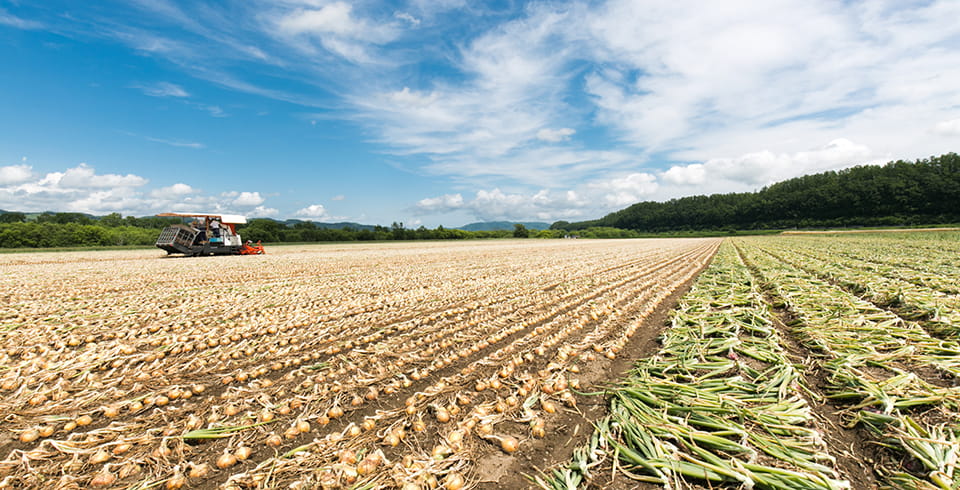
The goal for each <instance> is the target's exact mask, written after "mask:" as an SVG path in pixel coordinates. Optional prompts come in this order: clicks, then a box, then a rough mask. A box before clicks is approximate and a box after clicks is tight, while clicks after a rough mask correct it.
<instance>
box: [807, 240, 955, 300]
mask: <svg viewBox="0 0 960 490" xmlns="http://www.w3.org/2000/svg"><path fill="white" fill-rule="evenodd" d="M891 238H892V236H891V235H886V234H883V235H875V236H874V237H871V238H869V239H865V238H864V237H862V236H861V237H857V238H851V237H837V236H833V237H829V238H827V237H791V239H790V242H789V243H790V248H791V249H794V250H797V251H798V252H804V253H807V254H811V255H813V256H815V257H827V256H829V257H830V258H837V259H840V260H843V261H844V263H845V265H855V266H856V267H857V268H858V269H864V270H869V271H872V272H876V273H878V274H880V275H882V276H884V277H889V278H895V279H899V280H902V281H906V282H909V283H911V284H916V285H918V286H923V287H926V288H929V289H933V290H936V291H940V292H943V293H947V294H960V277H958V270H957V264H956V259H955V257H956V255H957V254H958V253H960V246H958V245H957V243H958V240H960V232H951V233H921V234H916V233H914V234H913V235H911V237H910V238H909V239H891ZM918 238H921V239H918ZM848 261H849V262H848Z"/></svg>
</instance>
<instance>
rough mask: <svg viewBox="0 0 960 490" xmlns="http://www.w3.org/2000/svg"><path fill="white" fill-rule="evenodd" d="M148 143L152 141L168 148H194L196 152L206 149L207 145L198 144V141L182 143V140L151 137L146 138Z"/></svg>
mask: <svg viewBox="0 0 960 490" xmlns="http://www.w3.org/2000/svg"><path fill="white" fill-rule="evenodd" d="M146 139H147V141H152V142H154V143H160V144H164V145H167V146H174V147H177V148H192V149H194V150H202V149H204V148H206V145H204V144H203V143H198V142H196V141H180V140H169V139H164V138H154V137H151V136H147V137H146Z"/></svg>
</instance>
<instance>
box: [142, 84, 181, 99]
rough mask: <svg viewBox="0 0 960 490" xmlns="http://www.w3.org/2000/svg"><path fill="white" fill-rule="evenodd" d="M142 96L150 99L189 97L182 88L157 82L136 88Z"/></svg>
mask: <svg viewBox="0 0 960 490" xmlns="http://www.w3.org/2000/svg"><path fill="white" fill-rule="evenodd" d="M137 88H139V89H140V90H142V91H143V93H144V94H146V95H149V96H151V97H190V94H189V93H188V92H187V91H186V90H184V89H183V87H181V86H179V85H177V84H174V83H170V82H157V83H154V84H151V85H139V86H137Z"/></svg>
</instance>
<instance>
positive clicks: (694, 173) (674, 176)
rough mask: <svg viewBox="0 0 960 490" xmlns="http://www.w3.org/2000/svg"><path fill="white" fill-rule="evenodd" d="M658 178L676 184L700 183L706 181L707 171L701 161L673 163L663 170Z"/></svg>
mask: <svg viewBox="0 0 960 490" xmlns="http://www.w3.org/2000/svg"><path fill="white" fill-rule="evenodd" d="M660 178H661V179H663V181H664V182H667V183H670V184H676V185H700V184H703V183H704V182H706V180H707V172H706V170H705V169H704V166H703V164H702V163H692V164H690V165H674V166H673V167H670V169H669V170H667V171H666V172H663V173H662V174H661V175H660Z"/></svg>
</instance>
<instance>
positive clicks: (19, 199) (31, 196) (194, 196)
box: [0, 164, 280, 217]
mask: <svg viewBox="0 0 960 490" xmlns="http://www.w3.org/2000/svg"><path fill="white" fill-rule="evenodd" d="M148 185H149V181H148V180H147V179H146V178H144V177H142V176H139V175H134V174H125V175H120V174H98V173H97V172H96V170H95V169H94V168H93V167H91V166H89V165H87V164H80V165H78V166H76V167H72V168H68V169H66V170H63V171H55V172H47V173H45V174H38V173H36V172H34V171H33V169H32V168H31V167H29V166H27V165H13V166H7V167H0V209H8V210H16V211H24V212H39V211H54V212H64V211H71V212H82V213H90V214H95V215H103V214H108V213H113V212H119V213H121V214H125V215H133V216H144V215H152V214H156V213H160V212H166V211H183V212H221V213H229V214H247V215H250V216H264V217H266V216H278V215H280V211H279V210H278V209H276V208H272V207H265V206H262V203H263V202H264V201H265V199H264V198H263V197H262V196H261V194H260V193H259V192H250V191H247V192H238V191H227V192H222V193H218V194H213V195H208V194H204V193H203V191H201V190H199V189H197V188H195V187H193V186H191V185H189V184H186V183H183V182H177V183H174V184H171V185H168V186H164V187H158V188H153V189H149V188H147V186H148ZM252 206H254V208H253V210H250V208H251V207H252Z"/></svg>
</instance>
